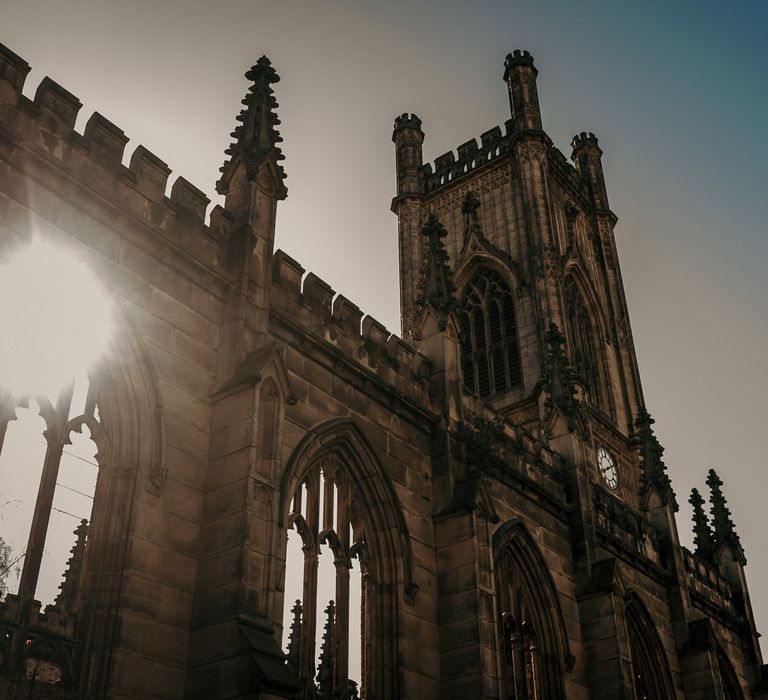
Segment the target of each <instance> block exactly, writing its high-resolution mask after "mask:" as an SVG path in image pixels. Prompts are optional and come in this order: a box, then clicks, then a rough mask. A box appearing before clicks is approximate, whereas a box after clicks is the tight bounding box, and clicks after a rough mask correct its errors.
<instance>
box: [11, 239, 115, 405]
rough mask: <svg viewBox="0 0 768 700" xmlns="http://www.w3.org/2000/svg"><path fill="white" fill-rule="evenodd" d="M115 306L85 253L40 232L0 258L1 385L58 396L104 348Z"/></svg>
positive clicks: (29, 393)
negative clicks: (50, 240) (3, 259)
mask: <svg viewBox="0 0 768 700" xmlns="http://www.w3.org/2000/svg"><path fill="white" fill-rule="evenodd" d="M112 327H113V320H112V309H111V305H110V303H109V300H108V298H107V295H106V292H105V290H104V287H103V285H102V284H100V283H99V281H98V280H97V279H96V276H95V275H94V273H93V271H92V270H91V268H90V267H89V266H88V265H87V263H86V262H85V260H84V259H83V258H82V257H78V256H77V255H75V254H73V253H71V252H70V251H67V250H65V249H63V248H61V247H58V246H55V245H53V244H51V243H47V242H43V241H40V240H33V242H32V243H31V244H30V245H29V246H27V247H26V248H24V249H23V250H21V251H20V252H19V253H18V254H17V255H16V256H15V257H13V258H12V259H11V260H10V261H9V262H7V263H6V264H4V265H0V328H1V329H2V339H1V340H0V388H2V389H5V390H7V391H10V392H11V393H12V394H14V395H15V396H17V397H21V396H32V397H34V396H39V395H43V396H46V397H48V398H49V399H51V400H55V398H56V396H57V395H58V393H59V391H60V390H61V389H62V388H63V387H64V386H65V385H66V384H67V383H68V382H69V381H70V380H71V379H72V378H73V377H74V376H76V375H79V374H82V373H83V372H85V371H87V370H88V368H89V367H91V366H92V365H93V363H94V362H95V361H96V360H97V359H98V358H99V356H100V355H102V354H103V353H104V351H105V350H106V348H107V345H108V342H109V339H110V336H111V334H112Z"/></svg>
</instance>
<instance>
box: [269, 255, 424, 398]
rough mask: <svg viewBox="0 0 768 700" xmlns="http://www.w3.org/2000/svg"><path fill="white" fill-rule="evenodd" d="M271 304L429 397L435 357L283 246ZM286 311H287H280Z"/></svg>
mask: <svg viewBox="0 0 768 700" xmlns="http://www.w3.org/2000/svg"><path fill="white" fill-rule="evenodd" d="M272 282H273V285H274V287H275V288H276V289H275V293H274V294H272V308H273V313H274V312H275V311H277V312H278V314H279V315H280V316H281V317H282V319H283V320H284V321H285V322H286V323H287V324H288V325H290V326H294V327H295V328H299V329H301V330H302V331H303V332H305V333H309V334H311V335H312V336H314V337H315V338H316V339H317V340H320V341H322V342H323V344H329V345H331V346H333V347H334V348H336V349H337V350H338V351H340V352H342V353H343V354H345V355H346V356H347V357H348V358H349V359H350V361H351V362H353V363H355V364H357V365H359V366H360V367H361V368H364V369H366V370H370V371H371V372H373V373H375V374H376V375H377V376H378V377H379V378H380V379H382V380H383V381H385V382H386V383H388V384H389V385H391V386H393V387H395V388H396V389H398V390H399V391H400V392H402V393H403V394H405V395H406V396H410V397H412V398H414V399H416V400H418V401H421V402H427V401H428V399H427V389H428V378H429V375H430V367H431V363H430V361H429V360H428V359H427V358H426V357H424V356H423V355H421V354H420V353H419V352H418V351H417V350H416V349H415V348H413V347H411V346H410V345H409V344H408V343H406V342H404V341H403V340H401V339H400V338H399V337H398V336H397V335H395V334H394V333H392V332H391V331H389V330H388V329H387V328H386V327H385V326H384V325H383V324H381V323H380V322H379V321H377V320H376V319H375V318H373V317H372V316H369V315H366V314H364V313H363V312H362V311H361V310H360V308H359V307H358V306H357V305H355V304H354V303H352V302H351V301H350V300H349V299H347V298H346V297H344V296H343V295H341V294H336V292H335V291H334V290H333V288H332V287H331V286H330V285H329V284H328V283H327V282H325V280H323V279H321V278H320V277H318V276H317V275H315V274H314V273H312V272H309V273H306V274H305V270H304V268H303V267H302V266H301V265H300V264H299V263H298V262H296V260H294V259H293V258H291V257H290V256H289V255H288V254H286V253H285V252H283V251H282V250H277V251H276V252H275V254H274V256H273V259H272ZM281 312H282V313H281Z"/></svg>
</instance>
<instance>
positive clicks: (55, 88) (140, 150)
mask: <svg viewBox="0 0 768 700" xmlns="http://www.w3.org/2000/svg"><path fill="white" fill-rule="evenodd" d="M28 72H29V65H28V64H27V63H26V61H24V60H23V59H21V58H20V57H19V56H17V55H16V54H15V53H13V52H12V51H10V50H9V49H8V48H7V47H5V46H3V45H2V44H0V111H2V112H3V113H4V119H3V121H4V123H5V125H6V129H8V130H9V131H11V132H13V131H15V132H17V134H18V137H19V138H18V142H19V143H20V144H24V145H23V148H25V149H28V150H30V151H33V152H34V153H35V158H34V159H27V158H21V159H17V161H16V162H17V163H18V164H19V167H21V168H22V170H23V173H24V175H26V176H28V177H30V178H31V179H33V180H36V181H38V182H41V183H45V182H46V181H47V180H48V179H53V178H61V176H62V171H63V173H64V176H65V177H68V178H70V179H71V180H72V181H73V183H75V186H76V187H77V186H79V187H80V191H81V192H82V193H83V195H84V196H85V193H86V191H88V192H95V193H97V194H101V195H102V196H103V197H104V199H105V200H107V201H108V202H109V203H110V205H111V206H117V207H119V208H120V209H121V210H122V212H123V213H125V214H126V215H127V217H128V218H134V219H138V220H140V221H141V223H142V224H143V225H144V226H148V227H150V228H151V229H153V230H154V231H155V232H156V233H157V235H158V236H160V237H162V238H165V239H170V240H171V241H175V242H177V243H178V244H179V245H180V246H181V247H182V249H183V251H184V252H185V253H186V254H187V255H188V256H190V257H192V258H196V259H197V260H198V261H199V262H202V263H204V264H205V265H206V266H211V265H213V266H218V267H223V261H224V260H225V259H226V258H225V251H226V246H225V243H226V241H227V239H228V237H229V233H230V231H231V227H232V222H233V220H234V219H233V216H232V215H231V214H229V213H228V212H226V211H225V210H223V209H222V208H221V207H214V209H213V210H212V211H211V213H210V220H209V223H206V211H207V208H208V205H209V204H210V199H209V198H208V196H207V195H206V194H205V193H204V192H202V190H200V189H198V188H197V187H195V186H194V185H192V184H191V183H190V182H189V181H187V180H186V179H185V178H183V177H181V176H179V177H177V178H176V179H175V180H174V181H173V184H172V185H171V190H170V196H169V197H167V196H166V194H165V193H166V191H167V188H168V178H169V176H170V175H171V169H170V168H169V167H168V166H167V165H166V163H164V162H163V161H162V160H161V159H160V158H158V157H157V156H156V155H155V154H153V153H152V152H151V151H149V150H148V149H147V148H145V147H144V146H142V145H139V146H136V148H135V149H134V150H133V153H132V154H131V156H130V159H129V164H128V166H127V167H126V166H125V165H123V158H124V154H125V148H126V146H127V144H128V141H129V137H128V136H127V135H126V134H125V132H124V131H123V130H122V129H121V128H119V127H118V126H116V125H115V124H113V123H112V122H111V121H109V120H108V119H106V118H105V117H104V116H103V115H101V114H100V113H99V112H94V113H93V114H92V115H91V116H90V117H89V118H88V121H87V122H86V125H85V128H84V130H83V133H82V134H80V133H78V132H77V131H75V122H76V120H77V116H78V113H79V111H80V109H81V108H82V103H81V102H80V100H79V99H78V98H77V97H76V96H75V95H73V94H72V93H71V92H69V91H68V90H66V89H65V88H64V87H62V86H61V85H59V84H58V83H56V82H55V81H54V80H52V79H51V78H49V77H45V78H43V80H42V81H41V82H40V84H39V85H38V87H37V89H36V91H35V94H34V98H33V99H32V100H30V99H29V98H27V97H26V96H24V95H23V94H22V89H23V87H24V83H25V80H26V76H27V73H28ZM9 111H10V112H9ZM46 163H47V164H49V165H50V166H55V167H47V166H46ZM32 168H34V172H32V170H31V169H32Z"/></svg>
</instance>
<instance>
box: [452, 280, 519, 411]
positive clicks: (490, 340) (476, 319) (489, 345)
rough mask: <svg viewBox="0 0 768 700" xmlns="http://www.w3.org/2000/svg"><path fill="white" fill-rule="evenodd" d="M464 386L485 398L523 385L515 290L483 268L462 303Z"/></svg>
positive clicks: (461, 325) (460, 311)
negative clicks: (513, 291) (513, 292)
mask: <svg viewBox="0 0 768 700" xmlns="http://www.w3.org/2000/svg"><path fill="white" fill-rule="evenodd" d="M458 315H459V323H460V327H461V340H460V344H461V370H462V377H463V381H464V385H465V386H466V387H467V388H468V389H469V390H470V391H472V392H473V393H476V394H479V395H480V396H482V397H483V398H490V397H491V396H496V395H498V394H503V393H505V392H507V391H509V390H510V389H513V388H515V387H518V386H520V385H521V384H522V370H521V367H520V349H519V345H518V340H517V318H516V315H515V303H514V298H513V295H512V290H511V289H510V288H509V285H508V284H507V283H506V282H505V281H504V279H503V278H502V277H501V275H500V274H499V273H498V272H496V271H495V270H492V269H490V268H488V267H482V268H480V269H479V270H478V271H477V272H476V273H475V275H474V277H472V279H471V280H470V281H469V282H468V283H467V285H466V287H465V288H464V291H463V293H462V295H461V300H460V302H459V311H458Z"/></svg>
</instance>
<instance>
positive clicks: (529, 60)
mask: <svg viewBox="0 0 768 700" xmlns="http://www.w3.org/2000/svg"><path fill="white" fill-rule="evenodd" d="M515 66H526V67H529V68H533V69H534V70H535V67H534V65H533V56H531V54H530V53H529V52H528V51H526V50H525V49H515V50H514V51H513V52H512V53H508V54H507V57H506V58H505V59H504V79H505V80H506V78H507V71H509V70H511V69H512V68H514V67H515Z"/></svg>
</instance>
